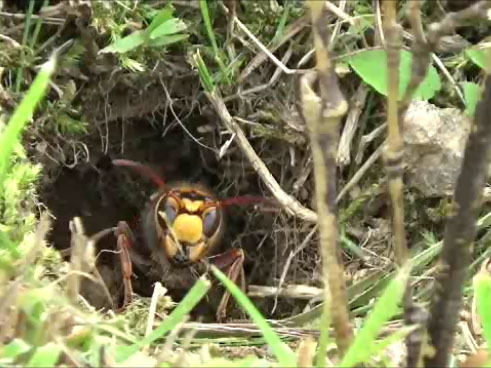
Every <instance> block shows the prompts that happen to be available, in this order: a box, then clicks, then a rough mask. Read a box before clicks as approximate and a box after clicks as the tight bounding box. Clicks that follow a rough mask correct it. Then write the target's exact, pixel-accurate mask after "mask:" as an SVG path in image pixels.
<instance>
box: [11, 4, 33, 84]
mask: <svg viewBox="0 0 491 368" xmlns="http://www.w3.org/2000/svg"><path fill="white" fill-rule="evenodd" d="M34 3H35V2H34V1H29V8H28V9H27V13H26V22H25V24H24V34H23V35H22V50H21V53H20V62H21V65H20V66H19V68H18V69H17V75H16V77H15V92H16V93H19V92H20V85H21V83H22V77H23V75H24V66H23V64H24V59H25V56H26V51H25V47H26V46H27V38H28V37H29V29H30V28H31V17H32V12H33V10H34Z"/></svg>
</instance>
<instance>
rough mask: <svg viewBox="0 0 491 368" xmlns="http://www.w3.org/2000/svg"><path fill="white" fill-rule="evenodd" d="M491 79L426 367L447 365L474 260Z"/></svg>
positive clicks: (467, 159) (467, 162)
mask: <svg viewBox="0 0 491 368" xmlns="http://www.w3.org/2000/svg"><path fill="white" fill-rule="evenodd" d="M490 116H491V76H490V75H489V74H488V75H487V76H486V79H485V82H484V92H483V95H482V98H481V101H480V102H479V104H478V105H477V109H476V116H475V120H474V122H475V123H474V126H473V129H472V130H471V133H470V135H469V139H468V141H467V144H466V148H465V154H464V161H463V162H462V171H461V173H460V175H459V178H458V180H457V184H456V188H455V194H454V198H453V208H454V211H452V212H451V217H450V219H449V220H448V222H447V225H446V227H445V235H444V241H443V250H442V254H441V258H440V272H439V274H438V276H437V279H436V285H435V293H434V296H433V300H432V303H431V317H430V320H429V321H428V324H427V330H428V333H429V334H430V337H431V344H432V345H433V348H434V349H433V350H434V351H435V354H434V355H433V356H431V357H429V356H428V357H426V358H425V366H426V367H438V366H440V367H443V366H446V365H447V364H448V359H449V356H450V352H451V350H452V345H453V341H454V338H455V329H456V324H457V322H458V319H459V312H460V307H461V304H462V290H463V284H464V281H465V280H466V277H467V270H468V267H469V264H470V261H471V255H472V246H473V241H474V238H475V235H476V231H477V229H476V216H477V214H478V212H479V209H480V205H481V195H482V188H483V187H484V185H485V182H486V177H487V167H488V165H489V161H490V155H491V122H490V120H489V117H490Z"/></svg>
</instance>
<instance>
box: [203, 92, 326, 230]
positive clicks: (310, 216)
mask: <svg viewBox="0 0 491 368" xmlns="http://www.w3.org/2000/svg"><path fill="white" fill-rule="evenodd" d="M207 97H208V99H209V100H210V102H211V104H212V105H213V107H214V108H215V111H216V112H217V114H218V116H219V117H220V120H221V121H222V123H223V125H224V126H225V127H226V128H227V129H228V130H229V131H230V132H231V133H234V134H236V142H237V143H238V144H239V146H240V148H241V149H242V151H243V152H244V154H245V155H246V157H247V158H248V159H249V161H250V163H251V165H252V167H253V168H254V170H256V172H257V173H258V175H259V176H260V177H261V179H262V180H263V181H264V183H265V184H266V186H267V187H268V189H269V190H270V191H271V193H272V195H273V196H274V197H275V198H276V199H277V201H278V202H279V203H280V204H281V206H282V207H283V209H284V210H285V211H286V212H287V213H289V214H290V215H293V216H296V217H298V218H301V219H303V220H305V221H308V222H316V221H317V214H316V213H315V212H314V211H312V210H310V209H308V208H306V207H304V206H303V205H302V204H301V203H300V202H298V201H297V200H296V199H295V198H293V197H291V196H290V195H288V194H287V193H286V192H285V191H284V190H283V188H281V186H280V184H278V182H277V181H276V179H275V178H274V177H273V175H272V174H271V172H270V171H269V170H268V168H267V167H266V165H265V164H264V162H263V161H262V160H261V158H260V157H259V156H258V155H257V153H256V151H254V148H253V147H252V146H251V144H250V143H249V140H248V139H247V137H246V135H245V134H244V132H243V131H242V129H241V128H240V126H239V125H238V124H237V123H236V122H235V121H234V120H233V118H232V116H231V115H230V113H229V112H228V109H227V107H226V106H225V104H224V103H223V100H222V99H221V98H220V96H218V94H217V93H216V92H212V93H207Z"/></svg>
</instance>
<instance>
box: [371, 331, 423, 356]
mask: <svg viewBox="0 0 491 368" xmlns="http://www.w3.org/2000/svg"><path fill="white" fill-rule="evenodd" d="M418 327H419V326H404V327H401V328H400V329H398V330H397V331H395V332H394V333H392V334H390V335H389V336H387V337H385V338H383V339H382V340H380V341H378V342H377V343H375V344H374V345H373V347H372V349H371V350H370V358H372V359H373V358H376V357H377V356H378V355H379V354H383V353H384V352H385V351H386V350H387V348H388V347H389V346H390V345H392V344H394V343H396V342H398V341H401V340H403V339H405V338H406V337H407V336H408V335H409V334H410V333H411V332H413V331H414V330H416V329H417V328H418Z"/></svg>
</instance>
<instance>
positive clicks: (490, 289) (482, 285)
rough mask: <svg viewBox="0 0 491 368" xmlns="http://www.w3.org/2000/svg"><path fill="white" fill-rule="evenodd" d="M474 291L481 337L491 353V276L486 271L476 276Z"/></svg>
mask: <svg viewBox="0 0 491 368" xmlns="http://www.w3.org/2000/svg"><path fill="white" fill-rule="evenodd" d="M474 290H475V293H476V299H477V311H478V313H479V317H480V318H481V324H482V327H483V336H484V338H485V339H486V341H487V343H488V349H489V351H490V352H491V275H490V274H489V273H488V272H487V271H481V272H479V273H478V274H477V275H476V277H475V279H474Z"/></svg>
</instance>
